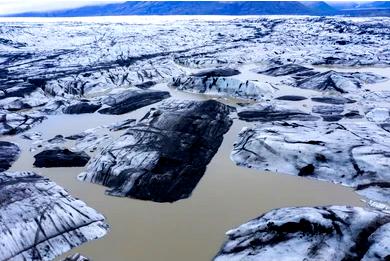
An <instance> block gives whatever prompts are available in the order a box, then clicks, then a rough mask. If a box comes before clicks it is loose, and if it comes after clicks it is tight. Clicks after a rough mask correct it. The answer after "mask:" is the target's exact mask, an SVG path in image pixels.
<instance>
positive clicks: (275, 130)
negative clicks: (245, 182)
mask: <svg viewBox="0 0 390 261" xmlns="http://www.w3.org/2000/svg"><path fill="white" fill-rule="evenodd" d="M389 144H390V135H389V133H388V132H387V131H385V130H384V129H382V128H381V127H379V126H377V125H376V124H373V123H370V122H368V121H358V122H343V123H326V122H320V121H317V122H291V123H286V122H274V123H272V124H271V123H269V124H262V125H258V126H256V127H254V128H245V129H243V130H242V131H241V133H240V134H239V140H238V142H237V143H235V144H234V149H233V152H232V154H231V158H232V159H233V161H234V162H236V164H238V165H240V166H246V167H253V168H257V169H260V170H269V171H274V172H280V173H286V174H290V175H298V176H305V177H308V178H314V179H319V180H327V181H330V182H333V183H341V184H343V185H345V186H350V187H352V188H354V189H355V190H356V191H357V192H358V193H359V194H361V195H363V196H365V197H366V198H368V199H371V200H373V201H378V202H383V203H386V204H389V203H390V201H389V199H390V186H389V180H390V176H389V173H390V172H389V166H390V157H389V151H390V145H389Z"/></svg>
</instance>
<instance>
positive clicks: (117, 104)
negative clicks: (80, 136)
mask: <svg viewBox="0 0 390 261" xmlns="http://www.w3.org/2000/svg"><path fill="white" fill-rule="evenodd" d="M169 97H170V95H169V92H163V91H150V90H130V91H126V92H122V93H119V94H114V95H110V96H109V97H107V98H105V99H104V100H103V103H104V104H106V105H108V106H109V107H107V108H103V109H101V110H99V111H98V112H99V113H102V114H115V115H118V114H125V113H128V112H130V111H134V110H136V109H139V108H141V107H144V106H147V105H150V104H153V103H156V102H159V101H162V100H164V99H166V98H169Z"/></svg>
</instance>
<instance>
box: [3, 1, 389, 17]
mask: <svg viewBox="0 0 390 261" xmlns="http://www.w3.org/2000/svg"><path fill="white" fill-rule="evenodd" d="M117 15H319V16H327V15H328V16H329V15H346V16H378V15H380V16H390V2H381V1H379V2H368V3H364V4H359V3H353V2H349V3H345V2H342V3H336V2H329V3H326V2H321V1H313V2H299V1H230V2H222V1H129V2H124V3H115V4H106V5H96V6H85V7H81V8H74V9H69V10H60V11H50V12H38V13H22V14H13V15H8V16H18V17H80V16H117Z"/></svg>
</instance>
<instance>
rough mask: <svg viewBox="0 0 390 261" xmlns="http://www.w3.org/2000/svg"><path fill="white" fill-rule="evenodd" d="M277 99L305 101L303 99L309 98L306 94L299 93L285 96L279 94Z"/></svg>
mask: <svg viewBox="0 0 390 261" xmlns="http://www.w3.org/2000/svg"><path fill="white" fill-rule="evenodd" d="M275 99H276V100H282V101H303V100H306V99H307V98H306V97H304V96H298V95H284V96H279V97H277V98H275Z"/></svg>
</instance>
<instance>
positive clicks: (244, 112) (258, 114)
mask: <svg viewBox="0 0 390 261" xmlns="http://www.w3.org/2000/svg"><path fill="white" fill-rule="evenodd" d="M237 115H238V117H239V118H240V119H241V120H244V121H259V122H272V121H281V120H283V121H293V120H300V121H315V120H318V119H319V117H317V116H314V115H311V114H310V113H306V112H303V111H300V110H297V109H291V108H289V107H287V106H282V105H274V104H255V105H251V106H247V107H243V108H240V109H239V110H238V113H237Z"/></svg>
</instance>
